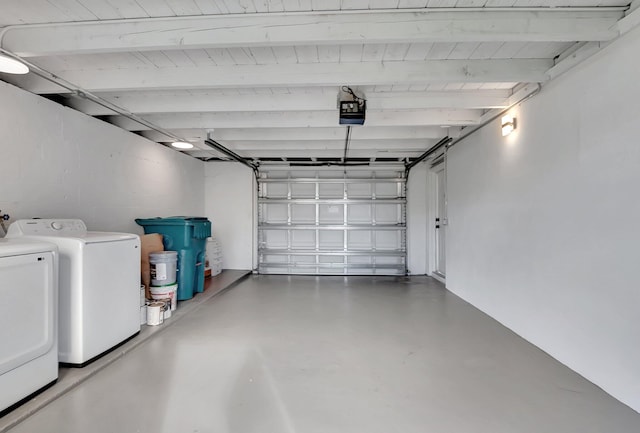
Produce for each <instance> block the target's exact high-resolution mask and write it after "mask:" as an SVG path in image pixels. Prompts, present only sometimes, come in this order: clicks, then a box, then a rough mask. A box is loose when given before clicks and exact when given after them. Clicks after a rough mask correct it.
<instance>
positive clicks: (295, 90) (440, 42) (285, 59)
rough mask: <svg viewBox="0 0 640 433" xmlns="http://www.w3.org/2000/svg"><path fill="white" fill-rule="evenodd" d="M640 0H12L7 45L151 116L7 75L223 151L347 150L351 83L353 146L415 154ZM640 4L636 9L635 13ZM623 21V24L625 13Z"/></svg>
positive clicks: (591, 42) (292, 155) (260, 154)
mask: <svg viewBox="0 0 640 433" xmlns="http://www.w3.org/2000/svg"><path fill="white" fill-rule="evenodd" d="M637 3H638V2H637V1H636V2H634V3H630V2H629V1H628V0H627V1H616V0H607V1H588V0H573V1H569V0H565V1H524V0H493V1H492V0H451V1H446V0H443V1H434V0H278V1H276V0H108V1H105V0H29V1H24V0H7V1H3V2H2V3H0V26H2V27H3V28H2V29H0V48H2V50H3V51H4V52H5V53H10V54H13V55H16V56H19V57H20V58H22V59H24V60H26V61H28V62H29V63H31V64H33V65H37V66H38V67H39V68H42V70H43V71H45V72H49V73H52V74H55V75H56V76H58V77H61V78H62V79H64V80H66V81H67V82H69V83H71V84H72V85H73V86H74V87H75V86H77V87H78V88H80V89H82V90H83V91H85V92H89V93H90V94H93V95H96V96H98V97H100V98H103V99H105V100H107V101H110V102H111V103H113V104H116V105H117V106H118V107H121V108H122V109H124V110H126V111H128V112H130V113H133V114H135V115H136V116H139V117H140V118H142V119H144V120H145V121H146V122H147V123H146V124H141V123H139V122H136V121H134V120H131V119H129V118H126V117H124V116H122V115H119V114H116V113H114V112H113V111H112V110H110V109H108V108H105V107H104V106H101V105H98V104H96V103H94V102H91V101H90V100H87V99H85V98H83V97H81V94H82V92H79V91H75V92H74V91H72V90H73V89H71V90H70V89H65V88H62V87H60V86H59V85H57V84H55V83H53V82H51V81H48V80H45V79H42V78H41V77H39V76H38V75H36V74H34V73H30V74H27V75H24V76H10V75H0V78H1V79H3V80H5V81H8V82H11V83H13V84H15V85H17V86H19V87H22V88H24V89H26V90H29V91H31V92H34V93H37V94H41V95H44V96H46V97H49V98H52V99H55V100H57V101H59V102H61V103H63V104H65V105H68V106H71V107H73V108H75V109H77V110H80V111H83V112H85V113H87V114H89V115H92V116H97V117H100V118H101V119H103V120H106V121H108V122H111V123H113V124H115V125H118V126H119V127H121V128H124V129H127V130H130V131H134V132H136V133H139V134H141V135H143V136H145V137H147V138H149V139H151V140H154V141H157V142H159V143H168V142H170V141H172V138H171V137H168V136H166V135H164V134H163V133H162V132H159V131H158V130H154V126H157V127H158V128H155V129H159V130H160V131H165V132H167V131H168V132H169V133H170V134H172V135H174V136H176V137H179V138H182V139H185V140H188V141H190V142H192V143H193V144H194V145H195V148H194V149H193V150H191V151H187V152H188V153H190V154H192V155H193V156H195V157H199V158H203V159H209V158H219V157H222V155H221V154H220V153H218V152H217V151H215V150H213V149H211V148H209V147H208V146H207V145H205V144H204V142H203V141H204V139H205V138H206V137H207V135H208V134H209V136H210V137H211V138H213V139H214V140H216V141H217V142H219V143H221V144H222V145H224V146H226V147H228V148H229V149H231V150H233V151H234V152H236V153H237V154H239V155H241V156H243V157H246V158H248V159H253V160H262V161H263V162H264V161H269V160H280V159H284V160H289V161H291V160H293V161H296V160H299V159H303V160H313V161H327V160H337V159H340V158H342V157H343V152H344V146H345V136H346V127H345V126H340V125H339V124H338V110H337V104H338V100H339V99H340V98H341V97H344V94H343V93H342V92H341V88H342V86H350V87H351V88H352V89H353V90H354V91H355V93H356V94H358V95H359V96H362V97H363V98H365V99H366V100H367V119H366V123H365V125H364V126H356V127H353V128H352V133H351V141H350V144H349V154H348V157H349V158H352V159H353V160H362V159H365V160H370V161H376V160H378V161H389V160H394V159H398V160H408V159H411V158H415V157H416V156H418V155H420V154H422V153H423V152H424V151H425V150H427V149H428V148H429V147H430V146H432V145H433V144H435V143H436V142H438V140H440V139H442V138H443V137H445V136H447V135H449V136H452V137H455V136H457V135H459V134H460V133H461V132H460V131H461V130H462V129H463V128H469V127H473V126H474V125H478V124H480V123H481V122H482V121H483V120H484V119H486V118H488V117H489V116H490V115H491V114H492V113H494V112H496V110H500V109H503V108H505V107H507V106H509V105H510V104H511V103H513V102H514V101H516V100H518V98H520V97H521V96H522V95H524V94H526V93H527V92H529V91H530V90H531V88H533V86H534V85H535V83H545V82H547V81H549V80H550V79H553V78H554V77H555V76H557V75H558V74H560V73H562V72H563V71H565V70H567V69H568V68H570V67H572V66H573V65H574V64H576V63H577V62H578V61H580V60H582V59H584V58H586V57H588V56H589V55H591V54H593V53H594V52H596V51H597V50H598V49H599V48H601V47H602V46H603V45H604V44H606V43H608V42H610V41H611V40H613V39H615V38H616V37H618V36H619V35H620V34H621V33H622V32H624V31H625V28H626V27H629V26H630V24H625V23H628V22H631V23H632V24H633V23H635V22H637V21H638V17H637V14H638V12H636V11H635V9H636V7H637ZM633 14H635V16H634V15H633ZM625 25H626V27H625Z"/></svg>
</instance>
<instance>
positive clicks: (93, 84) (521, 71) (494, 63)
mask: <svg viewBox="0 0 640 433" xmlns="http://www.w3.org/2000/svg"><path fill="white" fill-rule="evenodd" d="M552 66H553V61H552V60H549V59H500V60H425V61H404V62H403V61H393V62H384V63H382V62H364V63H299V64H291V65H289V64H281V65H280V64H277V65H233V66H213V67H200V68H190V67H185V68H160V69H159V68H148V67H147V68H136V69H117V68H116V69H90V70H89V69H84V70H68V71H52V72H53V73H54V74H55V75H57V76H59V77H62V78H64V79H65V80H67V81H69V82H72V83H74V84H75V85H77V86H79V87H81V88H83V89H84V90H87V91H89V92H115V91H117V92H127V91H135V90H158V89H165V90H166V89H205V88H220V87H236V88H247V87H293V86H340V85H343V84H348V85H350V86H360V85H362V86H366V85H394V84H432V83H490V82H542V81H546V80H547V78H548V77H547V75H546V73H545V72H546V71H547V70H548V69H549V68H551V67H552ZM12 82H15V83H16V84H17V85H18V86H19V87H22V88H24V89H27V90H29V91H31V92H33V93H38V94H50V93H68V92H69V91H68V90H65V89H63V88H61V87H60V86H58V85H56V84H53V83H51V82H49V81H45V80H42V79H38V77H35V76H34V75H33V74H26V75H22V76H18V75H16V76H15V77H12Z"/></svg>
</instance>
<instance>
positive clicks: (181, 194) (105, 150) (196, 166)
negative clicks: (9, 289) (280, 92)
mask: <svg viewBox="0 0 640 433" xmlns="http://www.w3.org/2000/svg"><path fill="white" fill-rule="evenodd" d="M0 101H2V104H0V133H1V134H2V139H0V209H1V210H2V211H3V213H5V212H6V213H9V214H10V215H11V217H12V220H14V219H18V218H32V217H41V218H81V219H83V220H84V221H85V222H86V224H87V226H88V227H89V229H90V230H99V231H125V232H132V233H138V234H141V233H142V232H143V231H142V228H141V227H139V226H138V225H137V224H136V223H135V222H134V218H137V217H153V216H169V215H201V214H202V213H203V211H204V205H203V200H202V199H203V197H204V163H203V162H202V161H200V160H197V159H194V158H192V157H189V156H187V155H184V154H180V153H178V152H175V151H173V150H171V149H168V148H166V147H164V146H162V145H159V144H157V143H152V142H150V141H148V140H146V139H144V138H142V137H139V136H137V135H135V134H132V133H129V132H126V131H124V130H122V129H120V128H117V127H115V126H113V125H109V124H107V123H105V122H102V121H100V120H97V119H94V118H92V117H89V116H86V115H84V114H82V113H79V112H77V111H74V110H71V109H68V108H65V107H63V106H61V105H59V104H56V103H54V102H52V101H49V100H47V99H45V98H42V97H39V96H36V95H33V94H31V93H28V92H25V91H23V90H21V89H18V88H16V87H13V86H11V85H9V84H6V83H3V82H0Z"/></svg>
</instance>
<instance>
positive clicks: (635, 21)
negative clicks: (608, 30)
mask: <svg viewBox="0 0 640 433" xmlns="http://www.w3.org/2000/svg"><path fill="white" fill-rule="evenodd" d="M638 25H640V1H638V0H634V1H633V2H632V3H631V5H630V6H629V10H628V11H627V13H626V15H625V17H624V18H623V19H621V20H620V21H618V22H617V23H616V28H617V30H618V31H619V32H620V34H625V33H627V32H629V31H631V30H632V29H634V28H635V27H637V26H638Z"/></svg>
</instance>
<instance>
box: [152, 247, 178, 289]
mask: <svg viewBox="0 0 640 433" xmlns="http://www.w3.org/2000/svg"><path fill="white" fill-rule="evenodd" d="M149 264H150V265H151V285H152V286H171V285H173V284H175V283H176V269H177V268H178V253H177V252H176V251H158V252H155V253H150V254H149Z"/></svg>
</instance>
